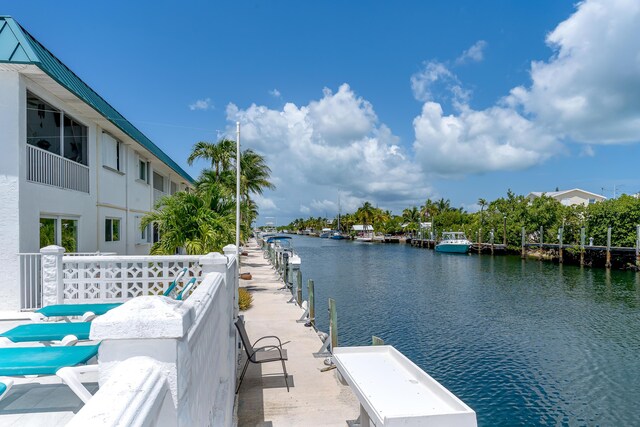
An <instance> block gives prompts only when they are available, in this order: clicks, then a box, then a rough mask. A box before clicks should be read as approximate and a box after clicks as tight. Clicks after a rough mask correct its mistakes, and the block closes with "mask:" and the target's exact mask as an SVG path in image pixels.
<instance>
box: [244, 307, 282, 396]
mask: <svg viewBox="0 0 640 427" xmlns="http://www.w3.org/2000/svg"><path fill="white" fill-rule="evenodd" d="M235 325H236V328H237V329H238V333H239V334H240V339H241V340H242V346H243V347H244V350H245V351H246V352H247V362H246V363H245V364H244V368H243V369H242V374H240V381H238V387H237V388H236V394H238V391H239V390H240V385H242V380H243V379H244V374H245V373H246V372H247V367H248V366H249V362H251V363H256V364H259V363H267V362H277V361H280V362H282V370H283V371H284V382H285V384H286V385H287V391H289V375H288V374H287V367H286V366H285V364H284V361H285V360H287V350H285V349H283V348H282V341H280V338H278V337H276V336H274V335H267V336H264V337H262V338H260V339H258V340H257V341H256V342H254V343H253V344H251V341H249V336H248V335H247V330H246V329H245V328H244V321H243V320H242V319H241V318H239V319H238V320H236V323H235ZM266 338H272V339H276V340H277V341H278V345H264V346H261V347H255V345H256V344H257V343H258V342H260V341H262V340H263V339H266Z"/></svg>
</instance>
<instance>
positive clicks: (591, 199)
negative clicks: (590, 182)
mask: <svg viewBox="0 0 640 427" xmlns="http://www.w3.org/2000/svg"><path fill="white" fill-rule="evenodd" d="M543 194H544V195H546V196H548V197H551V198H553V199H555V200H557V201H559V202H560V203H562V204H563V205H565V206H573V205H584V206H587V205H591V204H593V203H596V202H602V201H604V200H607V198H606V197H604V196H602V195H600V194H596V193H591V192H589V191H585V190H581V189H579V188H574V189H573V190H563V191H547V192H541V191H533V192H531V193H529V194H528V195H527V198H528V199H529V200H533V199H535V198H538V197H540V196H542V195H543Z"/></svg>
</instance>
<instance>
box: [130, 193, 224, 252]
mask: <svg viewBox="0 0 640 427" xmlns="http://www.w3.org/2000/svg"><path fill="white" fill-rule="evenodd" d="M234 219H235V216H234V210H233V203H232V202H231V201H230V199H224V198H222V197H221V193H217V194H216V193H215V192H210V193H208V194H203V193H200V192H193V193H188V192H183V191H180V192H178V193H175V194H173V195H172V196H170V197H163V198H162V199H161V200H160V201H159V202H158V204H157V206H156V210H155V211H153V212H151V213H149V214H147V215H145V216H144V217H143V218H142V224H141V226H142V228H146V227H147V226H149V225H153V226H154V227H157V228H158V232H159V235H160V240H159V241H158V242H156V243H154V244H153V246H152V248H151V253H152V254H162V255H173V254H175V253H176V252H177V251H178V248H184V249H185V250H186V251H187V253H189V254H205V253H208V252H214V251H221V250H222V248H223V247H224V246H225V245H226V244H227V243H230V242H232V241H233V230H234Z"/></svg>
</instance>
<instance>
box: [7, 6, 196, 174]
mask: <svg viewBox="0 0 640 427" xmlns="http://www.w3.org/2000/svg"><path fill="white" fill-rule="evenodd" d="M0 62H5V63H20V64H34V65H37V66H38V67H39V68H40V69H41V70H42V71H44V72H45V73H46V74H47V75H49V77H51V78H52V79H54V80H55V81H56V82H58V83H59V84H60V85H62V86H63V87H64V88H66V89H67V90H68V91H70V92H71V93H73V94H74V95H75V96H77V97H78V98H80V99H81V100H82V101H84V102H85V103H86V104H87V105H89V106H91V107H92V108H93V109H94V110H96V111H97V112H98V113H99V114H100V115H102V116H103V117H104V118H106V119H107V120H109V121H110V122H111V123H112V124H113V125H114V126H116V127H118V128H119V129H120V130H122V131H123V132H124V133H125V134H127V135H129V137H131V139H133V140H134V141H136V142H137V143H139V144H140V145H142V146H143V147H144V148H146V149H147V150H149V152H151V153H152V154H153V155H154V156H156V157H157V158H158V159H160V160H161V161H162V162H164V163H165V164H166V165H167V166H169V167H170V168H171V169H173V170H174V171H175V172H176V173H178V174H179V175H180V176H182V177H183V178H184V179H186V180H187V181H189V182H190V183H193V182H194V180H193V178H192V177H191V176H190V175H189V174H188V173H187V172H186V171H185V170H184V169H182V168H181V167H180V166H179V165H178V164H177V163H176V162H175V161H174V160H173V159H171V157H169V156H168V155H167V154H166V153H164V152H163V151H162V150H161V149H160V148H158V146H157V145H155V144H154V143H153V142H152V141H151V140H150V139H149V138H147V136H146V135H144V134H143V133H142V132H141V131H140V130H139V129H138V128H136V127H135V126H134V125H133V124H132V123H131V122H129V121H128V120H127V119H125V118H124V116H123V115H122V114H120V113H119V112H118V111H117V110H116V109H115V108H113V107H112V106H111V105H110V104H109V103H108V102H107V101H105V100H104V99H103V98H102V97H101V96H100V95H98V94H97V93H96V92H95V91H94V90H93V89H91V88H90V87H89V85H87V84H86V83H85V82H83V81H82V79H80V77H78V76H77V75H76V74H75V73H74V72H73V71H71V70H70V69H69V68H68V67H67V66H66V65H64V64H63V63H62V61H60V60H59V59H58V58H56V57H55V56H54V55H53V54H52V53H51V52H49V50H47V48H45V47H44V46H43V45H42V44H41V43H40V42H38V41H37V40H36V39H35V38H33V37H32V36H31V34H29V33H28V32H27V31H26V30H25V29H24V28H23V27H22V26H20V24H18V23H17V22H16V21H15V20H14V19H13V18H11V17H8V16H0Z"/></svg>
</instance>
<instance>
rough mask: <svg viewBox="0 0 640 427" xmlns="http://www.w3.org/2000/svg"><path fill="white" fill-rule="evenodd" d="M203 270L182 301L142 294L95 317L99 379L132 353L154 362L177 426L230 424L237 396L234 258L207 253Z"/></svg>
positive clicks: (105, 381) (93, 330)
mask: <svg viewBox="0 0 640 427" xmlns="http://www.w3.org/2000/svg"><path fill="white" fill-rule="evenodd" d="M200 264H201V265H202V268H203V274H205V272H207V273H206V275H205V276H204V278H203V280H202V282H201V283H200V284H199V285H198V287H197V288H196V290H195V291H194V292H193V293H192V294H191V295H190V296H189V297H188V298H187V300H186V301H184V302H178V301H173V300H170V299H169V298H165V297H159V296H147V297H138V298H135V299H133V300H130V301H128V302H126V303H125V304H124V305H122V306H120V307H118V308H115V309H113V310H111V311H110V312H109V313H107V314H105V315H103V316H100V317H99V318H98V319H96V320H94V322H93V324H92V327H91V339H95V340H101V341H102V344H101V346H100V353H99V357H98V361H99V364H100V371H99V372H100V384H101V387H107V384H108V381H109V379H110V377H111V374H112V372H114V370H115V369H117V367H118V366H119V364H120V363H121V362H122V361H124V360H126V359H129V358H131V357H137V356H147V357H151V358H153V359H155V360H156V361H157V362H158V366H159V367H160V369H161V370H162V371H163V372H164V373H165V375H166V378H167V382H168V384H169V387H170V390H171V394H172V397H173V402H174V405H175V407H176V411H177V414H178V424H177V425H179V426H230V425H232V422H233V402H234V396H235V393H234V392H235V387H234V385H235V376H236V363H235V357H236V354H237V353H236V347H235V342H236V341H235V329H234V326H233V319H234V295H235V281H234V275H233V273H234V272H235V258H234V257H231V259H230V262H229V263H227V258H226V257H225V256H223V255H220V254H209V255H207V256H206V257H202V258H201V260H200Z"/></svg>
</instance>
